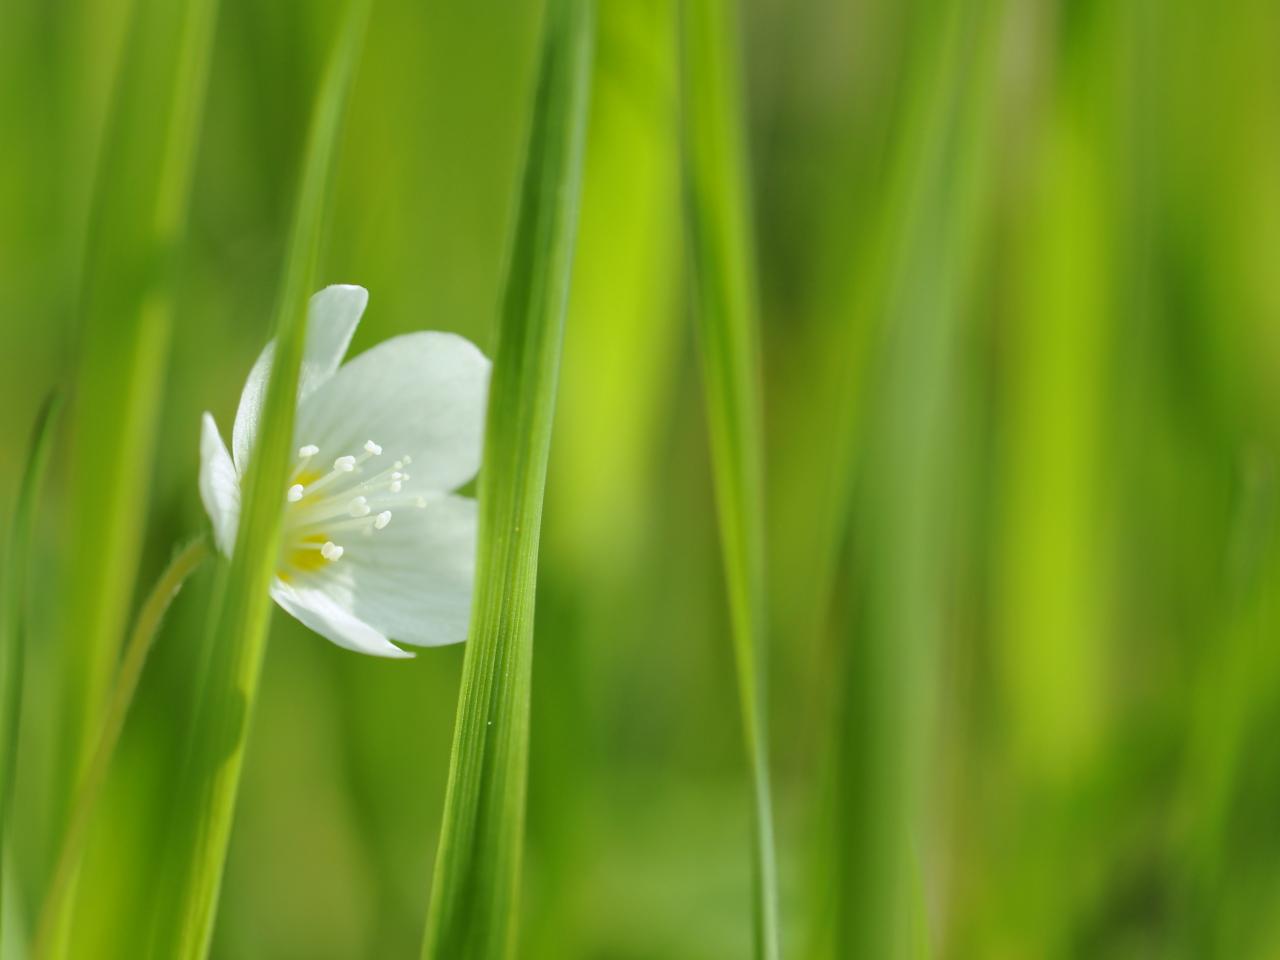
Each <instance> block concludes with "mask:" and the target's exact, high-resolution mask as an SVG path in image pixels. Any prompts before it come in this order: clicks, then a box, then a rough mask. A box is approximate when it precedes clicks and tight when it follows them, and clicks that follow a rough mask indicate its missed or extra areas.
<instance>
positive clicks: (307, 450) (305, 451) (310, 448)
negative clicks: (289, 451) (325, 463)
mask: <svg viewBox="0 0 1280 960" xmlns="http://www.w3.org/2000/svg"><path fill="white" fill-rule="evenodd" d="M319 452H320V448H319V447H317V446H316V445H315V444H314V443H308V444H307V445H306V446H305V447H299V448H298V456H300V457H303V458H306V457H314V456H315V455H316V454H317V453H319Z"/></svg>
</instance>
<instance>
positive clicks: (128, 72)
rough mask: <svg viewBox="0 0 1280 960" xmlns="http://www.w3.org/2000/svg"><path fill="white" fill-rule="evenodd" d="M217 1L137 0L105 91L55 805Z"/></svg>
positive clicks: (90, 658) (99, 660)
mask: <svg viewBox="0 0 1280 960" xmlns="http://www.w3.org/2000/svg"><path fill="white" fill-rule="evenodd" d="M216 12H217V0H184V2H177V0H139V2H138V3H137V4H136V6H135V8H134V10H133V13H132V18H131V21H130V27H129V34H128V38H127V41H126V43H125V46H124V50H123V52H122V55H121V60H120V67H119V74H118V77H117V80H116V86H115V89H114V91H113V96H112V107H111V113H110V116H109V119H108V123H107V131H106V137H105V144H104V147H103V155H102V159H101V163H100V166H99V170H98V174H97V185H96V190H95V194H94V209H93V214H92V220H91V223H90V235H89V241H88V248H87V251H86V260H85V271H84V280H83V291H82V294H81V328H80V334H79V358H78V368H77V375H76V381H75V395H74V400H73V414H72V418H71V419H72V428H73V431H74V432H73V442H72V447H71V450H70V453H69V459H70V461H71V464H72V469H71V471H70V476H71V478H72V489H71V493H70V502H71V506H70V527H69V534H70V535H71V536H73V537H74V540H75V543H76V544H80V545H83V544H92V548H91V549H79V548H76V549H72V550H69V551H68V553H69V555H70V558H71V559H70V560H69V564H70V569H69V571H68V574H67V576H68V581H67V583H66V585H65V591H66V593H67V595H68V596H73V597H75V598H76V601H75V602H74V603H68V604H67V605H66V611H67V619H66V622H65V636H66V646H65V655H64V660H63V662H64V664H65V684H66V686H65V699H64V705H63V707H64V709H63V713H64V716H65V721H64V722H65V723H66V724H67V726H66V735H65V740H64V743H65V747H64V756H63V757H62V758H61V764H60V767H59V780H60V782H59V785H58V792H57V802H58V803H60V804H65V803H68V802H69V800H70V795H71V789H72V785H73V784H74V783H75V782H76V781H77V780H78V779H79V777H80V776H81V773H82V766H83V764H84V763H85V762H86V761H87V754H88V751H89V749H90V747H91V745H92V743H93V737H94V736H96V724H97V723H98V721H99V719H100V717H101V715H102V708H103V704H104V701H105V698H106V695H107V691H108V690H109V688H110V686H111V683H112V680H113V678H114V677H115V672H116V662H117V657H118V654H119V648H120V641H121V638H122V637H123V634H124V626H125V618H126V616H127V613H128V609H129V604H130V602H131V600H132V597H133V588H134V578H135V576H136V572H137V566H138V557H139V551H140V548H141V543H142V536H143V530H144V529H145V527H146V520H147V502H148V489H149V486H150V480H151V465H152V448H153V443H154V433H155V426H156V420H157V415H158V411H159V401H160V391H161V388H162V385H163V382H164V375H165V372H164V367H165V360H166V357H167V354H168V349H169V339H170V331H171V327H172V322H173V319H172V315H173V278H174V272H175V268H176V264H177V259H178V255H179V253H180V250H181V245H182V238H183V231H184V229H185V222H186V215H187V208H188V200H189V196H190V192H191V189H190V187H191V177H192V172H193V169H194V165H195V153H196V144H197V140H198V134H199V130H200V122H201V117H202V115H203V108H204V99H205V88H206V85H207V84H206V78H207V74H208V64H209V58H210V55H211V50H212V47H213V38H214V32H215V30H214V26H215V21H216ZM104 558H109V559H104ZM60 819H61V818H58V819H57V820H55V822H60Z"/></svg>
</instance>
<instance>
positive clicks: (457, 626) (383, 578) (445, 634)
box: [312, 494, 476, 647]
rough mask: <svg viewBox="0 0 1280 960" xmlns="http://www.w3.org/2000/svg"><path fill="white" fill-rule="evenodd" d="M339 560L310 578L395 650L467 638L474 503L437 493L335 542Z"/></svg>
mask: <svg viewBox="0 0 1280 960" xmlns="http://www.w3.org/2000/svg"><path fill="white" fill-rule="evenodd" d="M341 543H342V547H343V553H342V559H341V560H338V561H337V562H335V563H333V564H331V565H330V566H329V567H328V568H326V570H325V571H324V573H323V574H320V575H318V576H316V577H314V578H312V580H313V582H315V583H316V585H317V586H319V587H320V588H321V589H324V590H326V591H327V592H329V593H330V594H331V595H332V596H334V597H336V598H338V600H339V602H340V603H341V604H342V605H343V606H345V607H347V608H349V609H350V610H351V612H352V613H353V614H354V615H355V616H356V617H357V618H359V619H360V620H361V621H363V622H365V623H368V624H369V625H370V626H372V627H374V628H375V629H377V630H378V631H380V632H381V633H384V634H386V635H387V636H388V637H392V638H394V639H395V640H396V641H398V642H400V643H410V644H413V645H414V646H419V647H436V646H442V645H444V644H448V643H460V642H461V641H463V640H465V639H466V638H467V626H468V623H469V621H470V618H471V593H472V585H473V583H474V581H475V553H476V502H475V501H474V500H472V499H471V498H469V497H459V496H455V495H450V494H436V495H434V496H433V497H431V498H430V499H428V501H427V505H426V506H425V507H413V506H410V507H404V508H401V509H398V510H394V511H392V517H391V522H390V523H389V524H388V525H387V526H386V527H385V528H384V529H382V530H373V531H370V532H368V533H365V534H362V533H356V534H354V535H352V536H348V537H343V538H342V539H341Z"/></svg>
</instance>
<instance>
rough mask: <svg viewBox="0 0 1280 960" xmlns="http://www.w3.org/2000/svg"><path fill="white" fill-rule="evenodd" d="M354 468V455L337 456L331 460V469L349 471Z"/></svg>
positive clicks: (342, 471)
mask: <svg viewBox="0 0 1280 960" xmlns="http://www.w3.org/2000/svg"><path fill="white" fill-rule="evenodd" d="M355 468H356V458H355V457H339V458H338V459H337V460H335V461H333V469H335V470H337V471H339V472H341V473H350V472H351V471H352V470H354V469H355Z"/></svg>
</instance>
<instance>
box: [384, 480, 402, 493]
mask: <svg viewBox="0 0 1280 960" xmlns="http://www.w3.org/2000/svg"><path fill="white" fill-rule="evenodd" d="M403 488H404V484H402V483H401V482H400V481H399V480H392V481H391V486H389V487H388V488H387V489H388V490H390V491H391V492H392V493H399V492H400V491H401V490H402V489H403Z"/></svg>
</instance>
